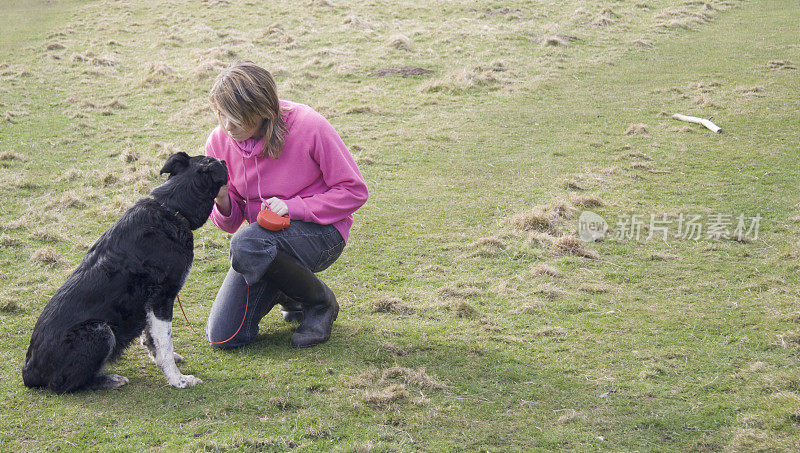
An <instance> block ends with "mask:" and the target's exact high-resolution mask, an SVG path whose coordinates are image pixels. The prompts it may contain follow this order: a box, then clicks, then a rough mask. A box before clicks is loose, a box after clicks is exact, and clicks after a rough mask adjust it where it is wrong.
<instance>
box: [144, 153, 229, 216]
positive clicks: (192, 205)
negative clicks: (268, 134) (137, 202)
mask: <svg viewBox="0 0 800 453" xmlns="http://www.w3.org/2000/svg"><path fill="white" fill-rule="evenodd" d="M164 173H168V174H169V178H168V179H167V181H166V182H165V183H164V184H161V185H160V186H158V187H156V188H155V189H153V191H152V192H150V195H151V196H152V197H153V198H154V199H156V200H157V201H158V202H160V203H161V204H163V205H164V206H167V207H168V208H170V209H174V210H176V211H178V212H180V213H181V214H182V215H183V216H184V217H186V219H187V220H188V221H189V226H190V227H191V228H192V229H196V228H200V227H201V226H202V225H203V224H204V223H205V221H206V220H207V219H208V216H209V215H211V209H212V208H213V207H214V198H215V197H216V196H217V194H218V193H219V189H220V187H222V186H224V185H225V184H227V183H228V167H227V166H226V165H225V161H223V160H220V159H215V158H213V157H208V156H193V157H191V156H189V155H188V154H186V153H184V152H179V153H176V154H173V155H171V156H169V158H167V161H166V162H165V163H164V167H163V168H162V169H161V174H164Z"/></svg>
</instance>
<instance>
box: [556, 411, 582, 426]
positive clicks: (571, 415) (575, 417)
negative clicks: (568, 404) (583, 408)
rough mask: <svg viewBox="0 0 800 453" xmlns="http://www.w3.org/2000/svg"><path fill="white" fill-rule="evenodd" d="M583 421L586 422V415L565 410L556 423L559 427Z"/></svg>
mask: <svg viewBox="0 0 800 453" xmlns="http://www.w3.org/2000/svg"><path fill="white" fill-rule="evenodd" d="M584 420H586V415H584V414H583V412H578V411H576V410H574V409H567V411H566V412H565V413H564V414H563V415H561V416H559V417H558V423H559V424H561V425H565V424H567V423H573V422H579V421H584Z"/></svg>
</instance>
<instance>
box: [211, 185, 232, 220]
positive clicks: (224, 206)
mask: <svg viewBox="0 0 800 453" xmlns="http://www.w3.org/2000/svg"><path fill="white" fill-rule="evenodd" d="M214 203H216V204H217V209H218V210H219V212H220V214H222V215H224V216H229V215H231V197H229V196H228V185H227V184H225V185H224V186H222V187H220V188H219V193H217V197H216V198H215V199H214Z"/></svg>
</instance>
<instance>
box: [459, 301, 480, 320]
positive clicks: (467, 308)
mask: <svg viewBox="0 0 800 453" xmlns="http://www.w3.org/2000/svg"><path fill="white" fill-rule="evenodd" d="M455 310H456V315H457V316H458V317H459V318H467V319H473V318H475V317H476V316H478V309H476V308H475V307H474V306H472V304H470V303H469V302H467V301H465V300H460V301H458V302H457V303H456V305H455Z"/></svg>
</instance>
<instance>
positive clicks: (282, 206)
mask: <svg viewBox="0 0 800 453" xmlns="http://www.w3.org/2000/svg"><path fill="white" fill-rule="evenodd" d="M264 207H269V210H270V211H272V212H274V213H275V214H278V215H279V216H284V215H286V214H288V213H289V207H288V206H286V202H285V201H283V200H281V199H280V198H275V197H272V198H270V199H269V200H266V201H264V202H263V203H261V209H264Z"/></svg>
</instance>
